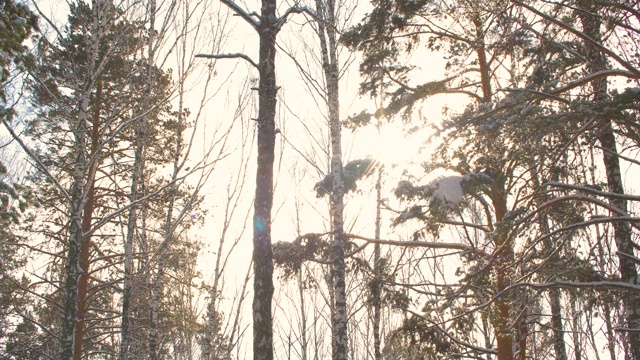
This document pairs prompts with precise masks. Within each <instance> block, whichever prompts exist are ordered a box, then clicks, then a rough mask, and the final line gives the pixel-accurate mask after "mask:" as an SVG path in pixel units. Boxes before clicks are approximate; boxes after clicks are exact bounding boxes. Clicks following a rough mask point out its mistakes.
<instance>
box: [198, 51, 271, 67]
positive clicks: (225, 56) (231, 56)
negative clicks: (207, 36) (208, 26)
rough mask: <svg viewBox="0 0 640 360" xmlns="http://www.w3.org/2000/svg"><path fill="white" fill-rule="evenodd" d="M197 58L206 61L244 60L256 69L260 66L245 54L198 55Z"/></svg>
mask: <svg viewBox="0 0 640 360" xmlns="http://www.w3.org/2000/svg"><path fill="white" fill-rule="evenodd" d="M196 57H199V58H205V59H238V58H239V59H243V60H246V61H248V62H249V64H251V65H253V67H254V68H256V69H258V64H256V63H255V61H253V59H251V58H250V57H249V56H248V55H246V54H243V53H232V54H198V55H196Z"/></svg>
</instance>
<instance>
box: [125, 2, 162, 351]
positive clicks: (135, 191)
mask: <svg viewBox="0 0 640 360" xmlns="http://www.w3.org/2000/svg"><path fill="white" fill-rule="evenodd" d="M148 6H149V31H148V38H147V51H148V58H147V74H146V75H147V78H146V84H145V92H146V94H145V95H146V97H147V99H145V101H146V103H145V104H143V107H142V109H141V112H142V113H145V112H146V111H147V109H148V107H149V106H150V104H148V98H149V95H150V94H151V91H152V86H153V73H152V67H153V63H154V60H155V48H154V46H155V43H154V41H155V34H156V31H155V17H156V2H155V0H151V1H149V3H148ZM146 142H147V116H146V115H144V116H142V117H141V118H140V120H139V122H138V124H137V125H136V129H135V150H134V163H133V175H132V176H131V192H130V194H129V202H130V203H134V202H135V201H137V200H138V198H139V197H141V196H144V195H145V194H144V193H143V192H141V191H140V190H141V189H142V188H143V186H142V184H143V182H144V169H145V163H146V156H145V150H146ZM138 211H139V208H138V206H132V207H131V208H130V209H129V218H128V221H127V237H126V240H125V244H124V282H123V286H122V322H121V325H120V359H121V360H127V359H128V358H129V341H130V334H129V330H130V325H131V319H130V313H131V300H132V296H133V292H132V283H131V278H132V275H133V243H134V237H135V234H136V230H137V228H138Z"/></svg>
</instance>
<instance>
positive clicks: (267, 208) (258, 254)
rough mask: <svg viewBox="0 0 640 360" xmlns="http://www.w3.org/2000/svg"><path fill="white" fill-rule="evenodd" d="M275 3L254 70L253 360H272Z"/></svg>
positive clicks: (271, 1) (267, 0) (268, 7)
mask: <svg viewBox="0 0 640 360" xmlns="http://www.w3.org/2000/svg"><path fill="white" fill-rule="evenodd" d="M275 11H276V1H275V0H262V8H261V14H260V19H261V21H260V25H259V27H258V34H259V36H260V51H259V53H260V55H259V56H260V58H259V62H258V70H259V72H260V80H259V81H260V83H259V88H258V168H257V173H256V193H255V203H254V215H253V274H254V281H253V305H252V310H253V358H254V359H255V360H271V359H273V319H272V318H271V304H272V301H273V253H272V249H271V208H272V207H273V161H274V147H275V115H276V95H277V92H278V88H277V86H276V71H275V70H276V69H275V55H276V35H277V32H278V29H277V26H276V24H275V20H276V14H275Z"/></svg>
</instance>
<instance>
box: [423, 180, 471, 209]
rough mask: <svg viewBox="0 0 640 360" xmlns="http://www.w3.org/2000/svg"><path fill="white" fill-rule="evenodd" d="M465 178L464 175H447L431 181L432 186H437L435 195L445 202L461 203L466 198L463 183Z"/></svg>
mask: <svg viewBox="0 0 640 360" xmlns="http://www.w3.org/2000/svg"><path fill="white" fill-rule="evenodd" d="M463 180H464V178H463V177H462V176H446V177H443V178H441V179H438V180H435V181H434V182H433V183H431V185H432V186H434V187H437V189H436V190H435V191H434V192H433V197H434V198H437V199H439V200H441V201H442V202H443V203H451V204H459V203H460V202H461V201H462V199H464V193H463V191H462V185H461V183H462V181H463Z"/></svg>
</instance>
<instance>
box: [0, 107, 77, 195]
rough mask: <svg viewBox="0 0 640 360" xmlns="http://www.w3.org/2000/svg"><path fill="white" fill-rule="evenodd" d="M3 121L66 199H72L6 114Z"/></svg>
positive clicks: (13, 136)
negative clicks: (17, 131)
mask: <svg viewBox="0 0 640 360" xmlns="http://www.w3.org/2000/svg"><path fill="white" fill-rule="evenodd" d="M2 123H3V124H4V127H5V128H7V131H9V134H11V137H12V138H13V139H14V140H15V141H17V142H18V144H20V147H21V148H22V150H24V152H26V153H27V155H29V157H30V158H31V159H33V161H35V162H36V165H37V166H38V168H39V170H40V171H42V172H43V173H45V175H47V177H48V178H49V179H50V180H51V182H52V183H53V185H55V187H56V188H57V189H58V190H59V191H60V193H61V194H62V195H63V196H64V198H65V200H67V201H68V202H70V201H71V196H70V195H69V193H68V192H67V190H65V189H64V188H63V187H62V185H60V183H59V182H58V180H57V179H56V178H55V177H54V176H53V175H52V174H51V173H50V172H49V169H47V166H46V165H44V164H43V163H42V161H41V160H40V158H38V156H37V155H36V154H35V153H34V152H33V151H31V149H29V147H28V146H27V144H25V143H24V141H22V139H20V137H19V136H18V134H16V133H15V131H13V128H12V127H11V126H10V125H9V123H8V122H7V120H6V119H5V118H4V116H2Z"/></svg>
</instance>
